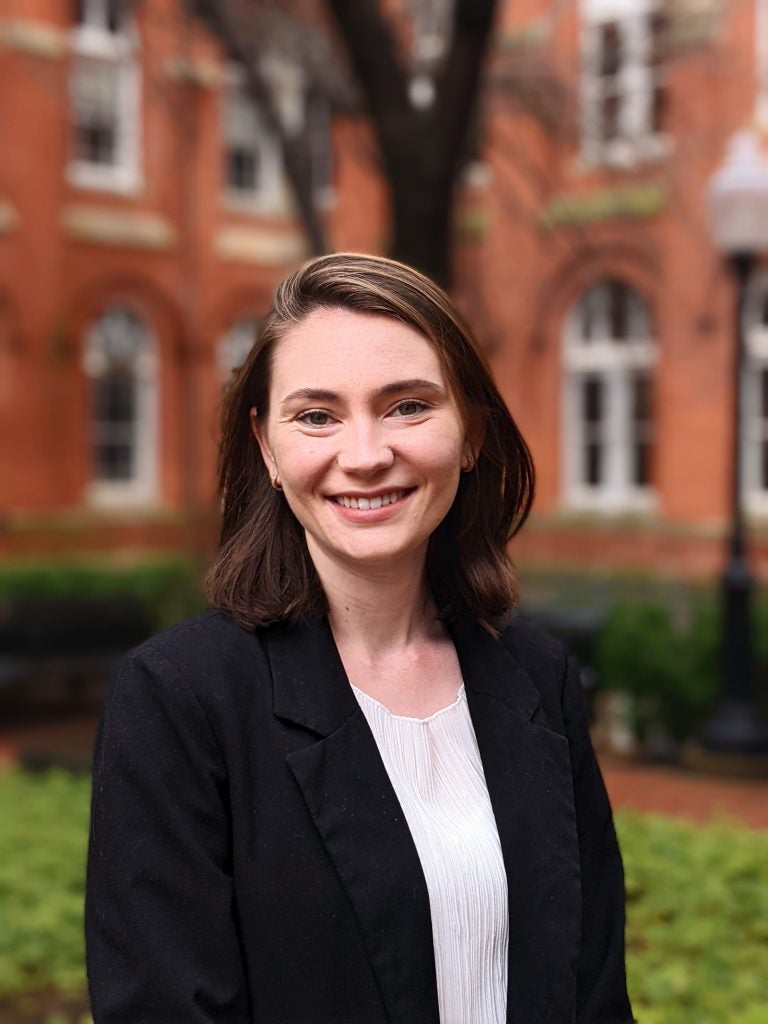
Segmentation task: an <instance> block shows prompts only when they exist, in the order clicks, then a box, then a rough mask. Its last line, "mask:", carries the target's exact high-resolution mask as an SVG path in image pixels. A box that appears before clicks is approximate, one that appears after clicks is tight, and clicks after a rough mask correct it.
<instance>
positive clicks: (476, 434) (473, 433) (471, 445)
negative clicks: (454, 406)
mask: <svg viewBox="0 0 768 1024" xmlns="http://www.w3.org/2000/svg"><path fill="white" fill-rule="evenodd" d="M485 429H486V414H485V410H482V411H480V410H478V409H472V410H470V421H469V424H468V425H467V431H466V434H465V437H464V450H463V458H467V457H468V456H470V457H471V458H472V460H473V461H474V462H477V459H478V456H479V455H480V451H481V449H482V447H483V444H484V442H485Z"/></svg>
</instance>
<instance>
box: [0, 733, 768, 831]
mask: <svg viewBox="0 0 768 1024" xmlns="http://www.w3.org/2000/svg"><path fill="white" fill-rule="evenodd" d="M95 734H96V719H95V717H94V716H93V715H85V716H81V717H79V718H74V719H67V720H60V721H53V722H50V721H48V722H38V723H33V724H26V725H22V724H18V725H16V726H14V727H6V728H4V729H0V765H1V764H3V763H6V764H13V763H22V764H26V765H29V766H31V767H44V766H46V765H48V764H59V765H64V766H65V767H70V768H77V769H87V767H88V765H89V763H90V755H91V749H92V747H93V740H94V737H95ZM600 762H601V765H602V769H603V774H604V776H605V783H606V787H607V789H608V793H609V795H610V798H611V802H612V804H613V806H614V808H615V809H621V808H633V809H635V810H638V811H644V812H647V813H653V814H661V815H666V816H667V817H672V818H684V819H687V820H690V821H696V822H700V823H704V822H709V821H717V820H719V819H729V820H735V821H740V822H743V823H744V824H745V825H747V826H749V827H750V828H755V829H766V830H768V779H762V780H752V779H741V778H726V777H719V776H717V775H712V774H700V773H697V772H694V771H691V770H690V769H686V768H680V767H667V766H659V765H651V764H647V763H643V762H640V761H635V760H630V759H626V758H620V757H617V756H616V755H611V754H601V755H600Z"/></svg>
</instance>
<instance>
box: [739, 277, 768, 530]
mask: <svg viewBox="0 0 768 1024" xmlns="http://www.w3.org/2000/svg"><path fill="white" fill-rule="evenodd" d="M765 302H768V272H766V271H764V272H761V273H758V274H756V275H755V276H754V277H753V278H752V280H751V281H750V282H749V285H748V289H747V301H746V305H745V309H744V343H745V353H744V357H745V358H744V378H743V381H742V387H743V396H744V402H743V406H742V423H741V426H742V448H741V469H742V498H743V500H744V504H745V507H746V510H747V512H749V513H750V514H752V515H756V516H768V486H766V487H763V486H761V476H762V470H761V450H760V449H761V444H762V443H763V441H768V410H765V413H766V415H765V417H764V416H763V410H762V409H761V404H762V393H761V387H762V383H761V375H762V373H763V372H768V324H763V323H762V322H761V321H762V309H763V304H764V303H765Z"/></svg>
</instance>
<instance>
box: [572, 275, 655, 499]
mask: <svg viewBox="0 0 768 1024" xmlns="http://www.w3.org/2000/svg"><path fill="white" fill-rule="evenodd" d="M607 283H608V282H607V281H598V282H596V283H595V284H594V285H592V286H591V287H590V288H587V289H586V291H585V292H583V293H582V295H581V296H580V298H579V299H578V300H577V301H576V302H575V303H574V305H573V307H572V308H571V310H570V312H569V313H568V315H567V317H566V320H565V327H564V332H563V377H562V380H563V384H562V409H563V418H562V443H561V451H562V454H563V459H562V494H563V504H564V505H565V506H566V507H567V508H569V509H573V510H578V511H595V512H603V513H622V512H646V513H647V512H652V511H653V510H654V509H655V508H656V506H657V495H656V491H655V489H654V488H653V487H651V486H639V485H637V484H635V483H633V482H632V479H631V476H632V465H631V457H632V423H631V402H632V392H631V388H632V380H633V377H634V375H635V374H636V373H637V372H638V371H642V372H644V373H647V374H648V375H649V377H650V378H651V387H652V388H653V370H654V367H655V366H656V363H657V359H658V349H657V346H656V344H655V342H654V340H653V338H652V336H651V333H650V315H649V310H648V305H647V303H646V302H645V300H644V299H643V298H642V296H641V295H640V294H639V293H638V292H636V291H635V292H634V294H635V295H636V297H637V299H638V301H639V302H640V303H642V306H641V307H638V309H642V311H643V313H644V317H643V319H644V321H645V323H646V325H647V329H646V331H644V332H643V331H642V330H641V329H640V325H639V324H638V330H637V334H636V335H635V337H631V338H630V339H627V340H623V341H617V340H614V339H613V338H612V337H610V334H609V333H608V331H607V330H606V331H604V332H602V333H600V334H598V335H597V336H596V337H593V338H591V339H590V340H589V341H586V340H585V339H584V336H583V333H582V330H581V325H582V321H583V316H582V306H583V303H585V302H586V301H587V300H588V298H589V297H590V294H591V293H592V291H593V289H594V288H599V287H600V286H601V285H604V284H607ZM622 283H623V282H622ZM627 287H628V288H629V289H630V291H632V290H633V289H631V286H628V285H627ZM586 376H595V377H598V378H599V379H600V380H601V381H602V384H603V389H604V396H605V397H604V401H605V415H604V429H603V436H602V442H603V450H604V453H605V454H604V458H605V468H604V474H605V482H604V483H602V484H600V485H599V486H590V485H589V484H587V483H586V482H585V481H584V480H583V478H582V474H581V465H582V453H583V449H584V426H585V425H584V420H583V417H582V411H581V403H582V384H583V380H584V378H585V377H586Z"/></svg>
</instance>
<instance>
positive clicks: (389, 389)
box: [280, 377, 445, 405]
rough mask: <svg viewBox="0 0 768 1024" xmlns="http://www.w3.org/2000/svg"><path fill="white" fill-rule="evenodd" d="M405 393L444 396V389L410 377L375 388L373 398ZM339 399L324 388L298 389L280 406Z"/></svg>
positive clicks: (431, 381)
mask: <svg viewBox="0 0 768 1024" xmlns="http://www.w3.org/2000/svg"><path fill="white" fill-rule="evenodd" d="M405 391H431V392H436V393H438V394H441V395H442V394H444V393H445V388H443V387H442V386H441V385H440V384H438V383H436V382H435V381H433V380H424V379H422V378H420V377H411V378H409V379H408V380H394V381H392V383H391V384H384V385H382V387H380V388H376V390H375V391H374V393H373V395H374V398H384V397H386V396H387V395H399V394H402V393H403V392H405ZM340 398H341V395H339V393H338V392H337V391H328V390H327V389H325V388H299V389H298V391H292V392H291V393H290V394H289V395H286V397H285V398H284V399H283V400H282V401H281V403H280V404H281V405H288V403H289V402H299V401H310V402H335V401H338V400H339V399H340Z"/></svg>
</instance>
